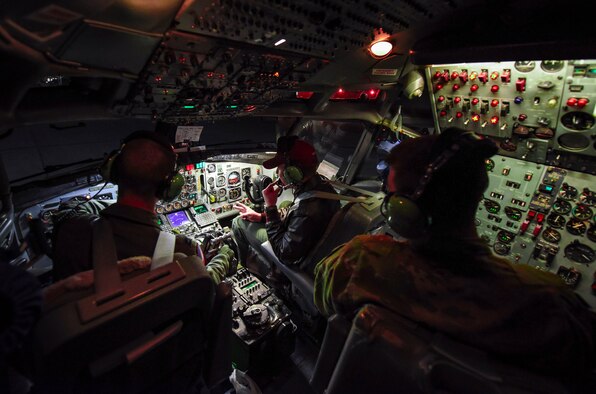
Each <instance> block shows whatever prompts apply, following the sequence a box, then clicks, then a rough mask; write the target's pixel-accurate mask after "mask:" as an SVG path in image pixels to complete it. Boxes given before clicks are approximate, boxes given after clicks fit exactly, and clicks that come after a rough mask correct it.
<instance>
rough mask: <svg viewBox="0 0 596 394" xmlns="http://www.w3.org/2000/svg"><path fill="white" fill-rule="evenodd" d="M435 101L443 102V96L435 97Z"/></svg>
mask: <svg viewBox="0 0 596 394" xmlns="http://www.w3.org/2000/svg"><path fill="white" fill-rule="evenodd" d="M437 101H438V102H439V103H442V102H443V101H445V96H439V97H437Z"/></svg>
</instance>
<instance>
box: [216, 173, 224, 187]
mask: <svg viewBox="0 0 596 394" xmlns="http://www.w3.org/2000/svg"><path fill="white" fill-rule="evenodd" d="M215 185H216V186H217V187H223V186H225V185H226V177H225V176H223V175H219V176H218V177H217V182H216V183H215Z"/></svg>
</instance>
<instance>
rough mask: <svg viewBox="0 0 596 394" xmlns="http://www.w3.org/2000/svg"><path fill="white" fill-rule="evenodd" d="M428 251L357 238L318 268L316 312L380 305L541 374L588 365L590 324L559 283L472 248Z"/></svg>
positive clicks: (594, 324) (479, 246)
mask: <svg viewBox="0 0 596 394" xmlns="http://www.w3.org/2000/svg"><path fill="white" fill-rule="evenodd" d="M432 244H433V247H432V248H430V247H426V248H425V249H417V250H414V248H413V247H412V246H411V245H410V244H409V243H407V242H399V241H395V240H393V239H392V238H390V237H388V236H384V235H382V236H368V235H364V236H358V237H356V238H354V239H353V240H352V241H350V242H349V243H347V244H345V245H344V246H342V247H339V248H337V249H336V250H335V251H333V252H332V254H331V255H329V256H328V257H327V258H325V259H324V260H322V261H321V262H319V264H318V265H317V267H316V269H315V274H316V278H315V304H316V305H317V307H318V308H319V310H320V311H321V312H322V313H323V314H325V315H331V314H333V313H340V314H347V315H352V314H354V313H355V312H356V311H357V310H358V309H359V308H360V307H361V306H363V305H364V304H366V303H373V304H377V305H381V306H384V307H386V308H388V309H390V310H392V311H393V312H395V313H397V314H399V315H402V316H404V317H406V318H408V319H410V320H413V321H416V322H419V323H422V324H423V325H424V326H427V327H430V328H433V329H437V330H439V331H441V332H444V333H447V334H449V335H450V336H451V337H453V338H454V339H455V340H458V341H460V342H463V343H466V344H468V345H471V346H475V347H478V348H480V349H483V350H485V351H487V352H489V353H491V354H493V355H496V356H497V357H498V358H501V359H503V360H504V361H506V362H510V363H517V364H519V365H521V366H524V367H527V368H530V369H533V370H535V371H537V372H541V373H545V372H548V373H558V374H564V373H566V372H572V373H574V374H577V373H581V372H586V370H587V369H589V368H590V367H591V366H593V365H594V353H595V345H594V336H595V332H594V331H595V329H596V318H595V316H596V315H595V314H594V313H593V312H592V311H590V310H589V309H588V307H587V305H586V304H585V302H584V301H583V300H581V299H580V298H579V296H577V295H576V294H575V293H574V292H573V291H572V290H570V289H569V288H568V287H566V285H565V284H564V283H563V281H562V280H560V279H559V277H557V276H556V275H553V274H551V273H548V272H544V271H539V270H537V269H534V268H532V267H530V266H527V265H513V264H511V263H509V262H508V261H507V260H505V259H503V258H499V257H496V256H494V255H493V254H492V252H491V250H490V249H489V248H488V247H487V246H486V245H485V244H483V243H482V241H481V240H479V239H474V240H467V241H462V240H454V239H451V240H447V239H446V240H442V241H441V242H436V243H432Z"/></svg>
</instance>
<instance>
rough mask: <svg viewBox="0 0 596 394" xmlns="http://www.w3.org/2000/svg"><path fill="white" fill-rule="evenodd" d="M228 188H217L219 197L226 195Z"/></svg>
mask: <svg viewBox="0 0 596 394" xmlns="http://www.w3.org/2000/svg"><path fill="white" fill-rule="evenodd" d="M226 193H227V192H226V189H219V190H217V196H218V197H225V196H226Z"/></svg>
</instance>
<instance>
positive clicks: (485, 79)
mask: <svg viewBox="0 0 596 394" xmlns="http://www.w3.org/2000/svg"><path fill="white" fill-rule="evenodd" d="M478 80H479V81H480V82H482V83H487V82H488V72H486V71H481V72H480V74H478Z"/></svg>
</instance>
